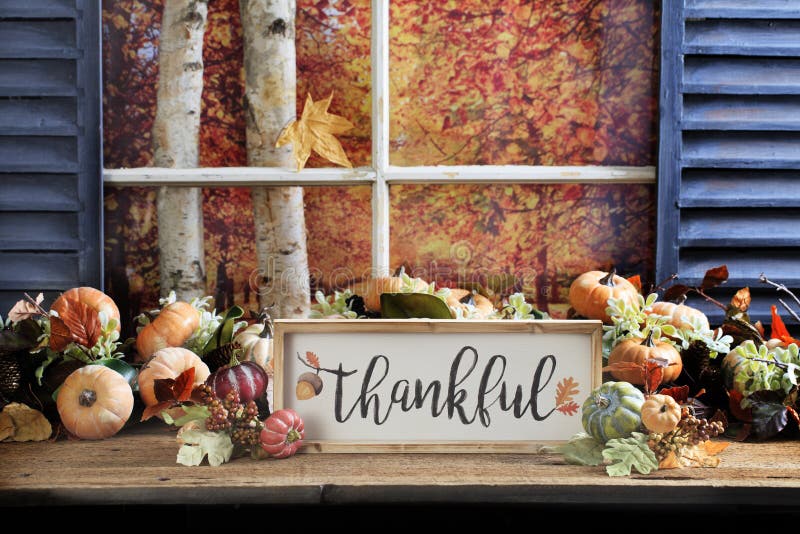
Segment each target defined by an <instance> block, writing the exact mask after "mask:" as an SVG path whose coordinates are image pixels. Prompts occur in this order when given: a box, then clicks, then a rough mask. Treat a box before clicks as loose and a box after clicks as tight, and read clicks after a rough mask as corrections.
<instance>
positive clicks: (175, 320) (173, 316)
mask: <svg viewBox="0 0 800 534" xmlns="http://www.w3.org/2000/svg"><path fill="white" fill-rule="evenodd" d="M198 326H200V312H198V311H197V309H196V308H195V307H193V306H192V305H191V304H189V303H186V302H173V303H172V304H168V305H167V306H165V307H164V309H163V310H161V313H159V314H158V316H157V317H156V318H155V319H153V322H152V323H150V324H148V325H147V326H145V327H144V328H142V331H141V332H139V335H138V336H137V337H136V351H137V352H138V353H139V356H138V360H139V361H145V360H146V359H147V358H149V357H150V356H151V355H152V354H153V353H154V352H156V351H157V350H161V349H164V348H167V347H180V346H181V345H183V344H184V343H185V342H186V340H187V339H189V338H190V337H191V335H192V334H193V333H194V331H195V330H197V327H198Z"/></svg>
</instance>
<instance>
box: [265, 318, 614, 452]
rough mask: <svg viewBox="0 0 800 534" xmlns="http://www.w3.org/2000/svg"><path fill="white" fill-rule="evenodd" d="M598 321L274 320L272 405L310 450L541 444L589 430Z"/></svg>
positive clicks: (597, 378)
mask: <svg viewBox="0 0 800 534" xmlns="http://www.w3.org/2000/svg"><path fill="white" fill-rule="evenodd" d="M601 337H602V327H601V323H600V322H599V321H555V320H553V321H455V320H401V321H393V320H351V321H348V320H279V321H276V322H275V338H274V363H273V365H274V369H275V378H274V405H275V408H276V409H281V408H292V409H294V410H296V411H297V412H298V413H299V414H300V415H301V417H302V418H303V420H304V421H305V428H306V438H305V440H306V445H305V447H304V450H305V451H306V452H365V451H369V452H403V451H411V450H414V451H425V452H498V451H505V452H535V451H536V450H537V449H538V448H539V447H538V445H537V444H541V443H542V442H552V441H562V440H566V439H569V438H570V437H571V436H572V435H573V434H575V433H576V432H580V431H581V430H582V426H581V404H582V403H583V401H584V400H585V399H586V397H587V396H588V395H589V393H590V392H591V390H592V389H594V388H595V387H597V386H599V385H600V382H601V371H600V369H601V358H602V356H601Z"/></svg>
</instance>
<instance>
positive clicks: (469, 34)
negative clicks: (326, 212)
mask: <svg viewBox="0 0 800 534" xmlns="http://www.w3.org/2000/svg"><path fill="white" fill-rule="evenodd" d="M657 20H658V13H657V11H656V9H654V2H652V0H565V1H559V2H541V1H540V2H518V1H510V0H459V1H457V2H456V1H449V2H418V1H416V0H392V2H391V42H390V47H389V50H390V54H391V58H390V74H391V89H390V93H391V94H390V96H391V99H390V102H391V110H390V121H391V154H390V158H391V163H392V164H394V165H407V166H413V165H473V164H496V165H500V164H527V165H595V164H598V165H652V164H653V162H654V161H655V151H656V148H655V134H656V122H657V109H658V93H657V91H658V83H657V82H658V72H657V66H658V54H657V43H658V24H657Z"/></svg>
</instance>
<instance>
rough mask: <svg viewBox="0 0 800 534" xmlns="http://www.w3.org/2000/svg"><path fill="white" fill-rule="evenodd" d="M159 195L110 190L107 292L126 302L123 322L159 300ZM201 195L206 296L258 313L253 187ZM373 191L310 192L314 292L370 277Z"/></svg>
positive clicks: (135, 189)
mask: <svg viewBox="0 0 800 534" xmlns="http://www.w3.org/2000/svg"><path fill="white" fill-rule="evenodd" d="M156 191H157V189H156V188H148V187H125V188H118V187H107V188H106V193H105V239H106V242H105V268H106V288H107V289H108V290H109V291H110V294H111V295H112V296H113V297H114V299H115V300H116V301H117V303H118V304H119V305H120V309H121V311H122V313H123V325H130V324H132V323H131V321H132V318H133V316H135V315H136V314H138V313H139V312H140V311H141V310H145V309H150V308H152V307H154V306H155V305H157V303H158V293H159V267H158V220H157V212H156ZM203 193H204V198H203V225H204V228H205V262H206V291H207V293H208V294H209V295H215V296H216V297H218V298H220V297H227V298H228V299H229V298H231V297H232V298H233V302H235V303H236V304H240V305H244V306H245V307H249V308H253V309H256V308H257V307H258V304H257V296H256V294H255V292H254V291H253V287H252V286H251V284H250V283H249V282H250V281H249V278H250V275H251V274H252V273H253V271H254V270H255V269H256V253H255V235H254V230H253V205H252V201H251V197H250V189H249V188H245V187H228V188H223V187H218V188H205V189H204V190H203ZM371 194H372V191H371V188H370V187H369V186H352V187H328V186H325V187H306V188H305V189H304V195H305V205H306V227H307V229H308V263H309V269H310V271H311V276H312V290H313V289H321V290H323V291H325V292H326V293H328V292H330V291H331V289H332V288H333V287H344V286H345V285H346V284H347V282H349V281H351V280H352V279H354V278H356V279H357V278H358V277H361V276H363V275H364V273H367V272H369V269H370V263H371V254H372V250H371V247H372V245H371V243H372V234H371V227H372V212H371V209H370V199H371Z"/></svg>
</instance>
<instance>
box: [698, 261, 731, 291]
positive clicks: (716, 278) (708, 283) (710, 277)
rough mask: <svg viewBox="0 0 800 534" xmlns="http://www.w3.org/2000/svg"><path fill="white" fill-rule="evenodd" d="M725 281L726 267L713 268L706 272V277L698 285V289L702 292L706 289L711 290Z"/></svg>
mask: <svg viewBox="0 0 800 534" xmlns="http://www.w3.org/2000/svg"><path fill="white" fill-rule="evenodd" d="M727 281H728V266H727V265H720V266H719V267H713V268H711V269H709V270H707V271H706V275H705V276H704V277H703V283H702V284H700V289H702V290H703V291H705V290H706V289H712V288H714V287H717V286H718V285H720V284H724V283H725V282H727Z"/></svg>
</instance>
